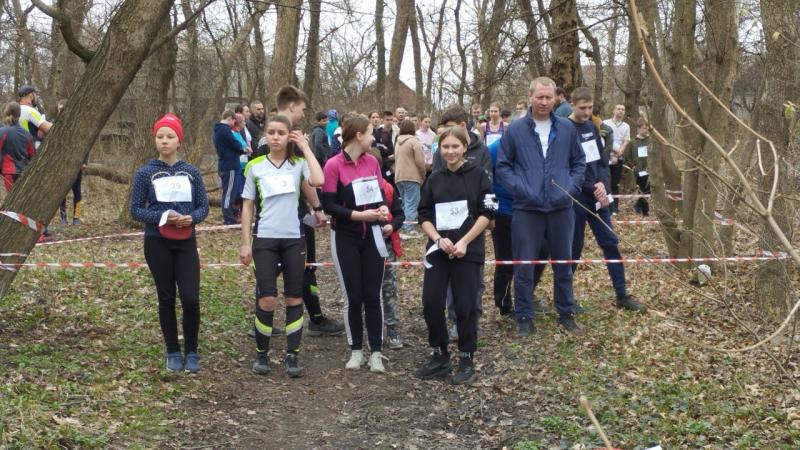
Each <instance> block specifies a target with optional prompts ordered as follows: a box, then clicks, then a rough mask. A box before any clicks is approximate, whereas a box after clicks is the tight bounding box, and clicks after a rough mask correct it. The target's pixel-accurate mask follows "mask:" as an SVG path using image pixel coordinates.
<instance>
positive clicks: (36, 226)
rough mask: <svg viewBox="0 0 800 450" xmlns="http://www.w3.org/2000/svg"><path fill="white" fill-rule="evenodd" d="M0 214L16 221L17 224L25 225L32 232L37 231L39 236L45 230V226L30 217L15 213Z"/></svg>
mask: <svg viewBox="0 0 800 450" xmlns="http://www.w3.org/2000/svg"><path fill="white" fill-rule="evenodd" d="M0 214H2V215H4V216H6V217H8V218H10V219H13V220H16V221H17V222H19V223H21V224H23V225H25V226H26V227H28V228H30V229H31V230H33V231H35V232H36V233H38V234H42V231H43V230H44V225H42V224H41V223H39V222H37V221H35V220H33V219H31V218H30V217H28V216H26V215H24V214H20V213H15V212H14V211H0Z"/></svg>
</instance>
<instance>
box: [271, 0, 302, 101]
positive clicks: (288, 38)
mask: <svg viewBox="0 0 800 450" xmlns="http://www.w3.org/2000/svg"><path fill="white" fill-rule="evenodd" d="M302 3H303V2H302V0H288V1H286V2H283V3H281V4H280V6H279V5H277V4H276V5H275V7H276V8H277V9H278V19H277V20H278V26H277V27H276V29H275V47H274V49H273V51H272V63H271V64H270V67H269V69H270V70H269V81H267V97H268V99H267V101H268V102H269V101H271V100H272V97H273V96H274V95H275V94H276V93H277V92H278V89H280V88H281V86H284V85H287V84H292V83H293V82H294V78H295V75H294V61H295V59H297V37H298V34H299V32H300V5H302Z"/></svg>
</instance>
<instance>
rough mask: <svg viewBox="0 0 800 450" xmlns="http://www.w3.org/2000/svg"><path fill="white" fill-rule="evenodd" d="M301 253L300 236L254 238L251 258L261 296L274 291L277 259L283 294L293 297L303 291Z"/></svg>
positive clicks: (275, 294) (303, 259)
mask: <svg viewBox="0 0 800 450" xmlns="http://www.w3.org/2000/svg"><path fill="white" fill-rule="evenodd" d="M305 256H306V255H305V241H304V240H303V238H288V239H283V238H259V237H257V238H255V240H254V241H253V261H254V262H255V265H256V283H258V293H259V294H260V295H261V296H262V297H276V296H277V295H278V263H281V266H282V267H281V271H282V272H283V295H284V296H285V297H297V298H299V297H300V296H301V295H303V268H304V267H305V264H306V261H305Z"/></svg>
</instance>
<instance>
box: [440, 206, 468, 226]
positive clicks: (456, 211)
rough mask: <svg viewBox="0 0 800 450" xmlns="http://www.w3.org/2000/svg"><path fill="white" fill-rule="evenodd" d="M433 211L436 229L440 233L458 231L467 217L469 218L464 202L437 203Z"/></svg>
mask: <svg viewBox="0 0 800 450" xmlns="http://www.w3.org/2000/svg"><path fill="white" fill-rule="evenodd" d="M435 209H436V229H437V230H440V231H445V230H458V229H459V228H461V225H463V224H464V221H465V220H467V216H469V208H468V207H467V201H466V200H458V201H455V202H447V203H437V204H436V206H435Z"/></svg>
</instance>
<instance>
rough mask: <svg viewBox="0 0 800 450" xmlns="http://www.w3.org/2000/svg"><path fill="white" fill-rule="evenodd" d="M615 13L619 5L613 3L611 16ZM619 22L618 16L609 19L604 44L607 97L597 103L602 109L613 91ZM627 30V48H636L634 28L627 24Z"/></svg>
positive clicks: (637, 45)
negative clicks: (606, 37)
mask: <svg viewBox="0 0 800 450" xmlns="http://www.w3.org/2000/svg"><path fill="white" fill-rule="evenodd" d="M617 14H619V7H618V6H617V5H614V7H613V8H612V9H611V15H612V16H616V15H617ZM620 22H621V20H620V18H619V17H615V18H614V19H613V20H612V21H611V24H610V25H609V26H610V28H609V30H608V44H607V46H606V71H607V73H606V76H605V80H604V88H603V91H604V92H606V97H607V98H606V99H603V100H602V102H603V103H602V104H600V105H599V106H600V108H601V109H603V107H604V106H606V103H607V101H608V99H611V96H612V94H613V93H614V87H615V80H616V78H617V64H616V59H617V36H618V35H619V27H620ZM630 22H631V21H629V24H630ZM631 31H633V32H632V33H631ZM628 32H629V34H628V50H630V48H631V46H633V47H636V48H637V49H638V48H639V43H638V42H636V39H635V36H636V32H635V30H633V28H632V27H630V26H629V29H628ZM640 55H641V52H640ZM626 61H629V60H626ZM639 66H640V67H641V56H640V57H639ZM639 70H640V72H641V69H639ZM612 101H613V100H612ZM625 106H626V107H627V106H628V105H627V103H626V104H625ZM626 111H628V110H627V109H626ZM637 117H638V115H637Z"/></svg>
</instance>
